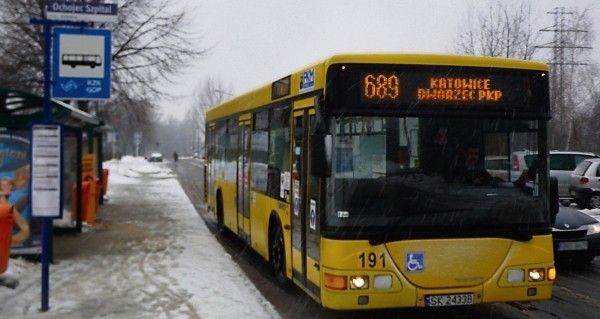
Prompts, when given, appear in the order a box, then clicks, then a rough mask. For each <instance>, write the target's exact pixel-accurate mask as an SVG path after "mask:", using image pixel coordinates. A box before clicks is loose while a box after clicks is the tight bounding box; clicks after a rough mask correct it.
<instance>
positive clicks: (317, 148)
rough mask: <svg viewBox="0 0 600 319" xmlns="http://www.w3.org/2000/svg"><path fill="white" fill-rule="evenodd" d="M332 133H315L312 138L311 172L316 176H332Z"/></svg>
mask: <svg viewBox="0 0 600 319" xmlns="http://www.w3.org/2000/svg"><path fill="white" fill-rule="evenodd" d="M331 141H332V137H331V134H326V133H319V132H316V133H313V134H312V135H311V140H310V146H311V147H310V164H311V166H310V167H311V170H310V173H311V175H312V176H314V177H322V178H326V177H330V176H331V147H332V143H331Z"/></svg>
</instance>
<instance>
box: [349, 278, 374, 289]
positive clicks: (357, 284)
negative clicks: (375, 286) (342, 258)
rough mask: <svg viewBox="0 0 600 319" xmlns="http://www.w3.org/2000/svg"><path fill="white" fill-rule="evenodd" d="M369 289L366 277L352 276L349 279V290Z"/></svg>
mask: <svg viewBox="0 0 600 319" xmlns="http://www.w3.org/2000/svg"><path fill="white" fill-rule="evenodd" d="M367 288H369V277H368V276H352V277H350V289H367Z"/></svg>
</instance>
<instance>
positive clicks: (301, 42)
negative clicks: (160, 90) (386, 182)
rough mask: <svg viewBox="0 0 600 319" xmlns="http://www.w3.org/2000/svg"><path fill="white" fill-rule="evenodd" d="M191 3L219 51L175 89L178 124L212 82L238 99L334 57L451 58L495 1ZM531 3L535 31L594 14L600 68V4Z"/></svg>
mask: <svg viewBox="0 0 600 319" xmlns="http://www.w3.org/2000/svg"><path fill="white" fill-rule="evenodd" d="M511 1H513V2H515V1H514V0H511ZM191 2H192V3H193V4H194V6H195V7H196V10H195V13H194V17H195V24H196V28H197V31H196V32H198V33H200V34H202V35H203V36H204V38H203V43H202V44H203V48H206V47H213V49H212V50H211V51H210V53H209V55H207V56H206V57H205V58H203V59H201V60H199V61H198V62H197V63H196V64H195V67H194V68H193V69H191V70H190V72H188V73H187V74H186V75H183V76H181V84H179V85H177V86H174V88H173V91H174V92H176V93H177V94H179V95H182V96H183V97H182V98H181V99H179V100H178V101H177V102H176V104H178V106H173V105H165V106H164V107H163V114H166V113H168V114H173V115H175V116H176V117H177V118H178V119H181V118H183V117H184V115H185V110H187V108H188V107H189V106H190V105H191V103H192V99H191V98H190V96H191V94H192V93H193V91H194V88H195V87H196V86H197V85H198V83H199V82H200V81H201V80H203V79H206V78H208V77H213V78H215V79H217V80H218V81H220V82H221V83H222V84H223V86H225V87H230V88H231V89H230V90H231V92H230V93H232V94H234V95H238V94H241V93H243V92H246V91H248V90H252V89H254V88H256V87H258V86H261V85H263V84H267V83H270V82H271V81H273V80H275V79H278V78H281V77H283V76H285V75H287V74H289V73H291V72H292V71H295V70H297V69H300V68H302V67H304V66H306V65H308V64H311V63H313V62H315V61H318V60H321V59H323V58H325V57H328V56H329V55H332V54H335V53H349V52H397V53H451V52H452V51H453V49H454V47H453V44H452V41H453V40H454V39H455V38H456V35H457V34H458V33H459V30H460V28H461V27H464V26H465V21H466V18H467V16H468V12H469V10H472V9H474V8H483V9H485V8H488V7H489V2H488V1H477V0H454V1H449V0H327V1H324V0H304V1H291V0H263V1H247V0H195V1H191ZM530 2H531V3H532V8H533V11H534V12H533V18H534V24H535V27H534V28H535V29H542V28H547V27H551V26H552V25H553V22H554V20H553V19H554V15H550V14H547V12H548V11H551V10H552V9H554V8H556V7H566V8H577V9H584V8H587V9H588V10H590V17H591V18H592V21H594V23H595V26H594V32H595V34H596V41H595V42H594V44H593V46H594V54H593V59H594V60H595V62H597V63H600V39H598V38H599V37H600V32H599V30H600V2H599V1H597V0H560V1H559V0H531V1H530ZM546 50H547V49H546ZM548 51H549V50H548ZM186 95H187V96H186Z"/></svg>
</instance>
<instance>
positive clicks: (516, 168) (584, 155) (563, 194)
mask: <svg viewBox="0 0 600 319" xmlns="http://www.w3.org/2000/svg"><path fill="white" fill-rule="evenodd" d="M549 157H550V176H554V177H556V178H557V179H558V197H560V198H563V199H565V198H566V199H568V198H570V197H571V195H570V192H569V185H570V184H571V173H572V172H573V170H575V168H576V167H577V165H579V163H581V162H582V161H583V160H585V159H588V158H600V156H598V155H596V154H594V153H589V152H574V151H550V153H549ZM536 158H537V152H531V151H527V150H524V151H519V152H514V153H513V154H512V158H511V163H512V164H511V165H512V166H511V171H510V177H511V181H515V180H516V179H517V178H519V176H520V175H521V173H522V172H523V170H525V169H527V168H528V167H529V166H531V164H532V163H533V161H534V160H535V159H536Z"/></svg>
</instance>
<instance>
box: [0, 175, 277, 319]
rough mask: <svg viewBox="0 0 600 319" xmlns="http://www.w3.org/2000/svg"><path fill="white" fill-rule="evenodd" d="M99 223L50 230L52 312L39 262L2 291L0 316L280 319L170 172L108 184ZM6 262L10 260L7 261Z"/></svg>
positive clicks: (0, 294)
mask: <svg viewBox="0 0 600 319" xmlns="http://www.w3.org/2000/svg"><path fill="white" fill-rule="evenodd" d="M108 195H109V200H108V201H107V202H106V203H105V204H104V205H103V206H100V208H99V211H98V214H97V223H96V225H94V226H91V227H87V226H86V227H85V230H84V232H83V233H81V234H72V235H56V236H55V242H54V247H55V254H54V260H55V263H54V264H52V265H51V275H50V310H49V311H48V312H46V313H40V312H39V308H40V306H41V288H40V285H41V279H40V273H41V270H40V267H39V265H31V264H30V263H27V262H25V261H22V260H16V261H15V262H16V263H19V264H21V263H23V265H21V267H23V268H24V271H25V273H24V274H16V275H17V276H19V277H20V278H19V286H18V287H17V288H16V289H14V290H10V289H8V288H6V287H0V317H2V318H278V317H279V315H278V314H277V312H276V311H275V310H274V309H273V306H272V305H271V304H270V303H269V302H268V301H266V300H265V299H264V297H263V296H262V295H261V294H260V293H259V292H258V291H257V290H256V288H255V287H254V286H253V285H252V284H250V283H249V282H248V279H247V278H246V277H245V275H244V274H243V273H242V271H241V270H240V269H239V267H238V266H237V265H236V264H235V263H234V262H233V261H232V260H231V256H230V255H228V254H227V253H226V252H225V251H224V249H223V248H222V247H221V246H220V244H219V243H218V242H217V241H216V239H215V238H214V237H213V235H212V234H211V233H210V231H209V230H208V229H207V227H206V225H205V224H204V222H203V221H202V219H201V218H200V217H199V216H198V215H197V213H196V212H195V210H194V208H193V206H192V204H191V203H190V201H189V200H188V198H187V197H186V196H185V193H184V192H183V190H182V189H181V187H180V185H179V183H178V182H177V180H176V179H175V178H166V179H153V178H150V177H142V178H141V179H139V178H138V179H130V181H129V182H125V183H120V184H115V183H112V184H110V186H109V194H108ZM12 261H13V260H11V262H12Z"/></svg>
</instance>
